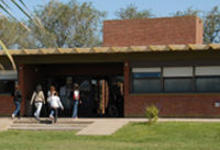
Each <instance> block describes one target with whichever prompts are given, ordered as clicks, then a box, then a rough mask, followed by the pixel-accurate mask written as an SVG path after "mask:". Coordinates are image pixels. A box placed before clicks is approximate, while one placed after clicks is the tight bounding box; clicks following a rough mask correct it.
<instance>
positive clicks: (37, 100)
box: [30, 85, 45, 121]
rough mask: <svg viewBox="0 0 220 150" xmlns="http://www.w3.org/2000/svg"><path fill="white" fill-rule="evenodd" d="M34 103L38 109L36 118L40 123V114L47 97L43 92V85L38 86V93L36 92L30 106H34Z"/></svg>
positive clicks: (35, 114)
mask: <svg viewBox="0 0 220 150" xmlns="http://www.w3.org/2000/svg"><path fill="white" fill-rule="evenodd" d="M33 103H34V105H35V107H36V111H35V113H34V117H35V118H36V119H37V120H38V121H39V120H40V112H41V108H42V106H43V104H45V97H44V93H43V91H42V87H41V85H38V86H37V87H36V91H34V93H33V95H32V98H31V102H30V104H31V105H32V104H33Z"/></svg>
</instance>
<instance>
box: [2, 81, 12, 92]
mask: <svg viewBox="0 0 220 150" xmlns="http://www.w3.org/2000/svg"><path fill="white" fill-rule="evenodd" d="M14 84H15V81H12V80H11V81H10V80H3V81H2V80H0V94H12V93H13V91H14Z"/></svg>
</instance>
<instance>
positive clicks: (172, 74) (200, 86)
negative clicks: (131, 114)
mask: <svg viewBox="0 0 220 150" xmlns="http://www.w3.org/2000/svg"><path fill="white" fill-rule="evenodd" d="M132 92H133V93H192V92H220V66H197V67H192V66H188V67H161V68H159V67H158V68H133V69H132Z"/></svg>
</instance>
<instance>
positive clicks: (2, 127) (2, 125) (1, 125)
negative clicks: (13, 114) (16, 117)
mask: <svg viewBox="0 0 220 150" xmlns="http://www.w3.org/2000/svg"><path fill="white" fill-rule="evenodd" d="M12 123H13V122H12V119H11V118H0V131H6V130H8V128H9V127H10V125H11V124H12Z"/></svg>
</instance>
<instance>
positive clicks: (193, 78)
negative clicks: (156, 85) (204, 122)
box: [130, 65, 220, 94]
mask: <svg viewBox="0 0 220 150" xmlns="http://www.w3.org/2000/svg"><path fill="white" fill-rule="evenodd" d="M215 66H216V65H210V66H205V67H215ZM218 66H220V65H218ZM135 67H136V66H132V67H131V69H130V87H131V88H130V89H131V90H130V93H131V94H194V93H195V94H199V93H218V92H217V91H213V92H210V91H207V92H200V91H198V90H197V89H198V88H197V78H220V75H202V76H200V75H196V67H203V66H201V65H199V66H196V65H191V66H190V65H188V66H171V67H177V68H178V67H192V76H188V77H187V76H183V77H180V76H178V77H164V68H165V67H170V66H160V67H158V66H155V68H160V70H161V74H160V75H161V76H160V80H161V92H147V93H135V92H134V90H133V89H134V84H133V81H134V78H133V72H132V68H135ZM137 68H138V67H137ZM142 68H154V67H149V66H148V67H142ZM187 78H190V79H192V86H193V87H192V91H189V92H165V79H187ZM143 79H155V77H153V78H152V77H147V78H143ZM219 93H220V91H219Z"/></svg>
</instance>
